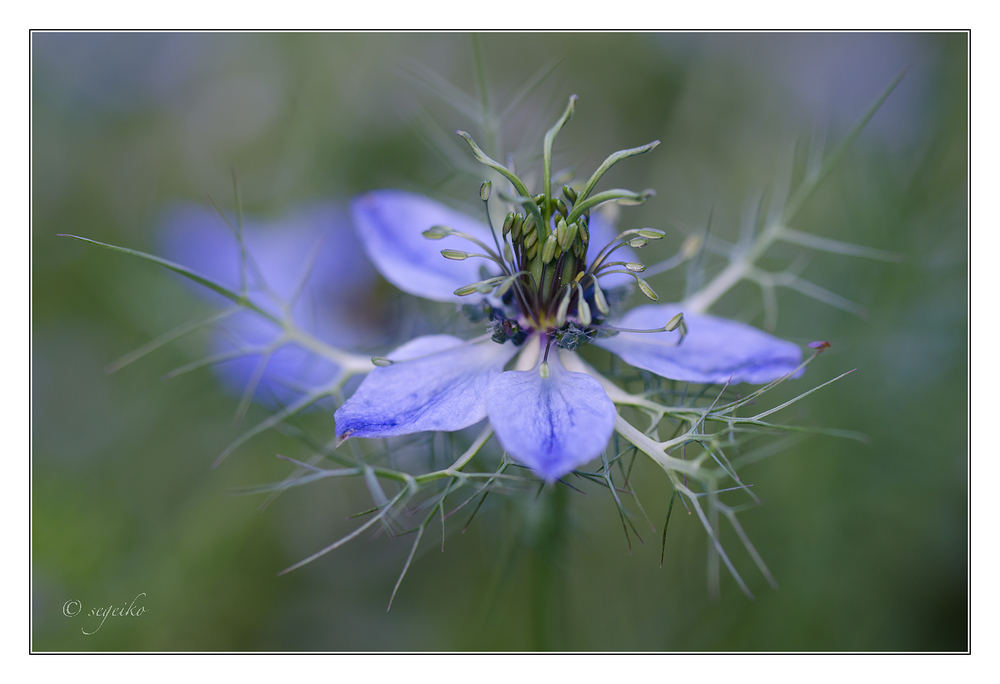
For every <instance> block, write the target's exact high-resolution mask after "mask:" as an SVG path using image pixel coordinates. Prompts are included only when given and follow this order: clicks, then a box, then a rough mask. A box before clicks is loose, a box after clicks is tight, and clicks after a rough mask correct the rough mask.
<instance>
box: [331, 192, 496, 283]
mask: <svg viewBox="0 0 1000 684" xmlns="http://www.w3.org/2000/svg"><path fill="white" fill-rule="evenodd" d="M351 213H352V216H353V217H354V227H355V230H356V231H357V233H358V237H359V238H361V242H362V244H363V245H364V247H365V251H366V252H367V253H368V256H369V258H370V259H371V260H372V262H373V263H374V264H375V266H376V268H378V270H379V272H380V273H381V274H382V275H383V276H385V279H386V280H388V281H389V282H390V283H392V284H393V285H395V286H396V287H398V288H399V289H400V290H402V291H403V292H408V293H410V294H413V295H417V296H418V297H424V298H426V299H433V300H435V301H439V302H468V301H469V300H468V298H467V297H465V298H463V297H459V296H458V295H456V294H455V290H457V289H458V288H460V287H463V286H464V285H469V284H471V283H475V282H478V281H480V280H482V278H481V277H480V275H479V270H480V267H481V266H486V268H487V270H488V271H489V272H490V273H499V268H498V267H497V266H496V264H495V263H493V262H492V261H488V260H486V259H480V258H474V259H466V260H465V261H452V260H450V259H445V258H444V257H443V256H441V250H442V249H457V250H461V251H463V252H470V253H476V254H482V253H483V249H482V248H481V247H479V246H478V245H476V244H475V243H473V242H470V241H469V240H466V239H463V238H460V237H457V236H454V235H450V236H448V237H445V238H443V239H440V240H429V239H427V238H425V237H424V236H423V232H424V231H425V230H427V229H428V228H431V227H432V226H438V225H444V226H448V227H449V228H454V229H455V230H460V231H462V232H463V233H467V234H469V235H471V236H473V237H475V238H477V239H478V240H480V241H482V242H483V243H485V244H487V245H489V246H490V247H492V248H493V249H494V250H496V247H495V246H494V243H493V237H492V236H491V235H490V229H489V227H487V226H486V224H485V223H483V222H480V221H476V220H474V219H471V218H469V217H468V216H466V215H465V214H462V213H460V212H457V211H455V210H454V209H450V208H448V207H446V206H445V205H443V204H441V203H440V202H435V201H434V200H432V199H429V198H427V197H424V196H423V195H417V194H414V193H411V192H405V191H403V190H375V191H374V192H369V193H367V194H364V195H361V196H360V197H357V198H355V200H354V201H353V202H352V203H351ZM484 217H485V212H484Z"/></svg>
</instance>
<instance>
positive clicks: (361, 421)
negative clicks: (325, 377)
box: [334, 335, 518, 438]
mask: <svg viewBox="0 0 1000 684" xmlns="http://www.w3.org/2000/svg"><path fill="white" fill-rule="evenodd" d="M517 351H518V348H517V347H515V346H514V345H513V344H511V343H507V344H503V345H499V344H496V343H494V342H492V341H491V340H486V341H485V342H477V343H472V344H470V343H467V342H464V341H462V340H460V339H458V338H457V337H452V336H451V335H425V336H423V337H418V338H416V339H414V340H411V341H410V342H407V343H406V344H404V345H403V346H402V347H399V348H398V349H396V350H395V351H394V352H392V353H391V354H389V356H388V358H389V359H391V360H392V361H395V362H396V363H393V364H392V365H390V366H384V367H380V368H376V369H374V370H373V371H371V372H370V373H369V374H368V377H366V378H365V380H364V382H362V383H361V385H360V386H359V387H358V389H357V391H356V392H355V393H354V394H353V395H351V398H350V399H348V400H347V401H346V402H345V403H344V405H343V406H341V407H340V408H339V409H337V412H336V413H335V414H334V420H336V422H337V436H338V437H340V438H346V437H393V436H397V435H409V434H412V433H414V432H424V431H426V430H446V431H451V430H460V429H462V428H465V427H468V426H470V425H473V424H475V423H478V422H479V421H481V420H482V419H483V418H485V417H486V388H487V387H488V386H489V384H490V382H491V381H492V380H493V379H494V378H496V377H498V376H499V375H500V374H501V373H502V372H503V367H504V365H505V364H506V363H507V361H509V360H510V359H511V357H512V356H514V354H515V353H517Z"/></svg>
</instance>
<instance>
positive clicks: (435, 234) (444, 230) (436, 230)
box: [422, 226, 451, 240]
mask: <svg viewBox="0 0 1000 684" xmlns="http://www.w3.org/2000/svg"><path fill="white" fill-rule="evenodd" d="M450 233H451V228H449V227H448V226H431V227H430V228H428V229H427V230H425V231H424V232H423V233H422V234H423V236H424V237H425V238H427V239H428V240H440V239H441V238H443V237H445V236H447V235H449V234H450Z"/></svg>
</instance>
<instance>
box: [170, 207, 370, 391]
mask: <svg viewBox="0 0 1000 684" xmlns="http://www.w3.org/2000/svg"><path fill="white" fill-rule="evenodd" d="M231 223H232V224H233V226H235V221H231ZM243 235H244V245H245V247H246V260H245V262H244V263H245V267H244V268H243V272H242V273H241V261H242V260H243V255H242V253H241V247H240V243H239V240H238V239H237V237H236V236H235V235H234V230H233V228H231V227H230V226H227V225H226V221H225V220H224V219H223V218H222V217H221V216H220V215H219V214H218V213H217V212H216V211H214V210H212V209H209V208H206V207H201V206H198V205H192V204H182V205H177V206H175V207H173V208H171V209H170V210H169V211H167V212H166V213H165V215H164V218H163V220H162V222H161V228H160V231H159V234H158V239H159V242H160V249H161V252H162V253H163V254H164V255H165V256H166V257H167V258H169V259H171V260H172V261H176V262H178V263H180V264H182V265H184V266H187V267H189V268H191V269H193V270H194V271H196V272H198V273H200V274H202V275H204V276H206V277H208V278H210V279H211V280H213V281H214V282H216V283H218V284H220V285H223V286H225V287H227V288H229V289H230V290H232V291H234V292H239V291H241V289H242V282H243V281H244V280H245V282H246V286H247V294H248V297H249V299H250V300H251V301H252V302H253V303H254V304H255V305H257V306H259V307H260V308H261V309H263V310H264V311H266V312H268V313H270V314H272V315H274V316H275V317H277V318H279V319H282V318H284V317H285V316H286V315H287V316H290V317H291V320H292V321H293V323H294V324H295V326H296V327H297V328H299V329H302V330H304V331H307V332H309V333H311V334H312V335H314V336H315V337H317V338H319V339H322V340H323V341H325V342H326V343H328V344H332V345H337V346H343V347H352V346H353V347H356V346H357V345H359V344H361V343H363V342H367V341H369V340H370V337H371V336H372V334H373V325H372V322H371V320H370V319H368V318H366V316H365V313H366V312H365V302H366V301H367V299H368V295H369V292H370V290H371V288H372V286H373V285H374V283H375V276H376V274H375V271H374V269H373V268H372V266H371V264H370V263H369V262H368V260H367V259H365V258H364V256H363V254H364V253H363V251H362V249H361V246H360V245H359V244H358V241H357V238H356V237H355V235H354V233H353V231H352V230H351V227H350V221H349V219H348V217H347V215H346V212H345V211H344V210H343V209H342V208H340V207H338V206H337V205H336V204H332V203H327V202H324V203H314V204H310V205H306V206H303V207H300V208H298V209H297V210H295V211H293V212H291V213H289V214H288V215H286V216H284V217H282V218H280V219H278V220H276V221H273V222H269V223H265V222H259V221H253V220H248V221H247V222H246V223H245V225H244V228H243ZM192 288H193V289H194V290H196V291H197V292H198V293H199V294H200V295H202V296H204V297H206V298H208V299H210V300H211V301H212V302H213V303H216V304H219V303H223V302H225V304H230V303H229V302H226V301H225V300H224V299H223V298H222V297H221V296H220V295H218V294H216V293H214V292H212V291H211V290H207V289H205V288H203V287H198V286H195V285H194V284H192ZM289 303H291V306H290V307H288V308H286V307H287V305H288V304H289ZM282 333H283V331H282V329H281V327H280V326H278V325H277V324H275V323H274V322H273V321H269V320H267V319H265V318H263V317H261V316H259V315H258V314H255V313H253V312H251V311H247V310H240V311H236V310H234V311H233V312H232V314H231V315H228V316H226V317H225V318H224V319H223V320H222V321H221V322H220V325H219V329H218V330H217V332H216V334H215V336H214V338H213V342H212V345H213V353H212V355H211V356H210V357H209V360H212V361H216V362H217V363H214V364H213V367H214V368H215V370H216V371H217V372H218V374H219V375H220V378H221V380H222V381H223V383H224V385H225V386H226V387H227V388H229V389H230V390H232V391H233V392H236V393H243V392H244V391H245V388H246V387H247V386H248V383H253V382H254V381H255V380H256V382H257V386H256V391H255V394H256V396H257V398H258V399H259V400H262V401H264V402H266V403H270V404H274V403H276V402H278V403H287V402H288V401H291V400H292V399H294V398H296V397H298V396H299V395H300V394H301V393H302V391H303V390H305V389H307V388H313V387H317V386H322V385H324V384H326V383H328V382H329V381H330V380H331V379H332V378H333V377H334V376H335V374H336V372H337V366H336V365H335V364H334V363H333V362H332V361H331V360H329V359H326V358H321V357H320V356H318V355H316V354H315V353H314V352H312V351H310V350H307V349H303V348H301V347H299V346H297V345H295V344H291V343H285V342H284V341H283V339H282Z"/></svg>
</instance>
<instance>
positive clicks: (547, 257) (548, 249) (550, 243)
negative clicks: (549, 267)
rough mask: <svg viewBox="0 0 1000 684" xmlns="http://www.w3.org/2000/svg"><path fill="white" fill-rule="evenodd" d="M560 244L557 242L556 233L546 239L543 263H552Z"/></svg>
mask: <svg viewBox="0 0 1000 684" xmlns="http://www.w3.org/2000/svg"><path fill="white" fill-rule="evenodd" d="M558 244H559V242H558V240H556V236H555V233H552V234H550V235H549V236H548V237H547V238H546V239H545V246H544V247H542V263H543V264H547V263H549V262H550V261H552V258H553V257H554V256H555V255H556V246H557V245H558Z"/></svg>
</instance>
